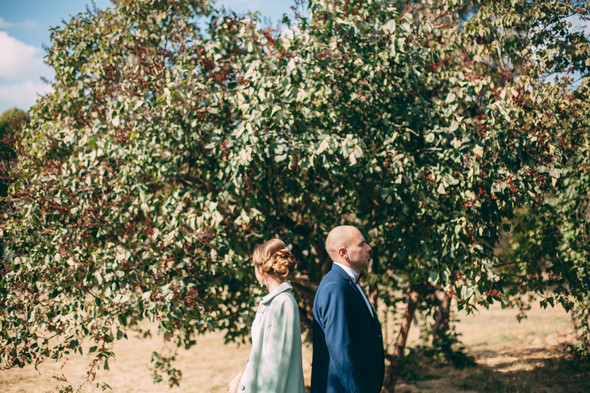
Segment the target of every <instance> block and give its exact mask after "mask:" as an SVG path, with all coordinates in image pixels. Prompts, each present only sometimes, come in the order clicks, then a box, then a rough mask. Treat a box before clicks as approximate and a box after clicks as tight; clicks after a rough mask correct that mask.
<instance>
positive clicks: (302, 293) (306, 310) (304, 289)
mask: <svg viewBox="0 0 590 393" xmlns="http://www.w3.org/2000/svg"><path fill="white" fill-rule="evenodd" d="M291 284H293V288H294V289H295V290H296V291H297V298H298V299H299V311H300V313H299V314H300V317H301V323H302V325H303V329H302V330H303V331H305V332H307V333H308V334H309V335H310V336H309V337H311V333H312V326H313V299H314V297H315V292H316V291H317V289H318V284H315V283H313V282H311V281H310V280H309V279H308V278H307V277H306V276H299V277H294V278H292V279H291ZM309 337H308V338H309Z"/></svg>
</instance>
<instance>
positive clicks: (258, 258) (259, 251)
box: [252, 239, 297, 278]
mask: <svg viewBox="0 0 590 393" xmlns="http://www.w3.org/2000/svg"><path fill="white" fill-rule="evenodd" d="M252 262H253V263H254V265H256V266H259V267H260V268H261V269H262V271H263V272H265V273H270V274H276V275H277V276H279V277H282V278H287V277H289V276H290V275H291V273H293V270H294V269H295V264H296V263H297V260H296V259H295V256H294V255H293V254H292V253H291V251H289V250H287V248H286V247H285V243H283V241H282V240H280V239H270V240H268V241H266V242H264V243H262V244H261V245H259V246H258V247H256V249H255V250H254V254H253V256H252Z"/></svg>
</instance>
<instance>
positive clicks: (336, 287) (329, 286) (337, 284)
mask: <svg viewBox="0 0 590 393" xmlns="http://www.w3.org/2000/svg"><path fill="white" fill-rule="evenodd" d="M347 287H348V282H347V280H346V277H345V276H344V275H342V274H341V273H340V272H338V271H336V270H334V269H332V270H330V271H329V272H328V273H326V275H325V276H324V278H322V281H320V285H319V287H318V292H323V291H342V290H345V289H347Z"/></svg>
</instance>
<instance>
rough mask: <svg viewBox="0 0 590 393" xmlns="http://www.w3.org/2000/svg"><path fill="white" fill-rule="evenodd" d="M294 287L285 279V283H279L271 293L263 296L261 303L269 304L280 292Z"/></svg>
mask: <svg viewBox="0 0 590 393" xmlns="http://www.w3.org/2000/svg"><path fill="white" fill-rule="evenodd" d="M292 288H293V286H292V285H291V283H289V282H288V281H285V282H284V283H282V284H281V285H279V286H278V287H276V288H275V289H274V291H272V292H271V293H269V294H268V295H266V296H265V297H263V298H262V301H261V303H263V304H268V303H270V302H271V301H272V299H274V298H275V297H276V296H277V295H278V294H280V293H283V292H287V291H290V290H291V289H292Z"/></svg>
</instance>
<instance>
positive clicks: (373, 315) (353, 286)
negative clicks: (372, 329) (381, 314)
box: [332, 264, 379, 323]
mask: <svg viewBox="0 0 590 393" xmlns="http://www.w3.org/2000/svg"><path fill="white" fill-rule="evenodd" d="M332 269H334V270H336V271H337V272H338V274H340V277H341V278H343V279H344V280H345V281H346V282H347V283H348V285H350V286H351V289H352V290H353V291H354V293H356V295H357V296H358V297H359V300H360V301H361V302H362V304H363V307H362V308H363V309H364V310H365V312H366V313H367V314H368V315H369V318H371V319H373V320H375V321H377V323H379V320H378V319H377V313H376V312H375V309H373V305H372V304H371V302H369V306H370V307H371V311H372V313H371V311H369V309H368V308H367V302H366V301H365V296H366V295H365V294H364V293H361V290H360V289H359V288H358V287H357V286H356V283H355V282H354V280H353V279H352V277H350V276H349V275H348V273H346V272H345V271H344V269H342V268H341V267H340V266H338V265H336V264H334V265H333V267H332ZM366 300H368V298H367V299H366Z"/></svg>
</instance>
